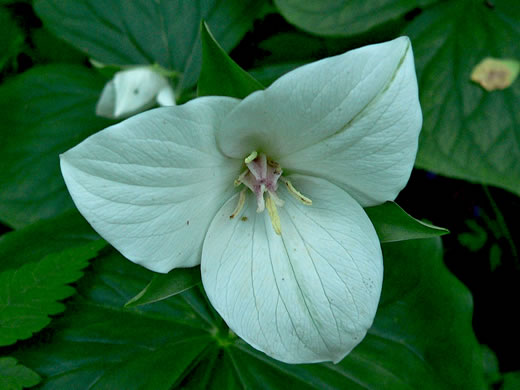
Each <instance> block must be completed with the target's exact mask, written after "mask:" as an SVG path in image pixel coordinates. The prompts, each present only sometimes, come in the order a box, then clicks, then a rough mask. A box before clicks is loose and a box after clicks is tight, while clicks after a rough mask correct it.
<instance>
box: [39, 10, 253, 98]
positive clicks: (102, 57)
mask: <svg viewBox="0 0 520 390" xmlns="http://www.w3.org/2000/svg"><path fill="white" fill-rule="evenodd" d="M262 3H263V0H227V1H225V2H222V1H219V0H207V1H206V0H192V1H188V2H181V1H130V2H129V1H127V0H113V1H103V2H100V1H97V0H77V1H62V0H38V1H36V2H35V9H36V12H37V13H38V15H39V16H40V17H41V18H42V19H43V22H44V24H45V25H46V26H47V27H48V28H49V29H50V30H51V31H53V32H54V33H55V34H56V35H58V36H59V37H61V38H63V39H64V40H66V41H68V42H69V43H71V44H72V45H74V46H76V47H78V48H80V49H81V50H83V51H84V52H85V53H86V54H87V55H89V56H90V57H92V58H94V59H95V60H97V61H99V62H102V63H105V64H118V65H132V64H153V63H158V64H159V65H161V66H163V67H165V68H167V69H170V70H176V71H178V72H181V73H184V77H183V78H182V79H181V81H180V88H181V89H184V88H186V87H190V86H193V85H194V84H195V82H196V80H197V77H198V73H199V70H200V64H201V53H200V39H199V31H198V26H199V23H200V21H201V19H205V20H206V21H207V22H208V24H209V25H210V26H211V28H212V30H213V33H214V34H215V37H216V38H217V39H218V41H219V42H220V43H221V45H222V46H223V47H224V48H225V49H226V50H228V51H229V50H231V49H232V48H233V47H234V46H235V45H236V44H237V43H238V42H239V41H240V39H241V38H242V37H243V35H244V34H245V33H246V31H247V30H248V29H249V28H250V27H251V26H252V22H253V19H254V18H255V16H256V15H257V13H258V12H259V10H260V8H261V6H262Z"/></svg>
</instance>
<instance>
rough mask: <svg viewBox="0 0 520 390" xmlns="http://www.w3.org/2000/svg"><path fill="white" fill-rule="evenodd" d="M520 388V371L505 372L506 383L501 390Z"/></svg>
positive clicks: (516, 389)
mask: <svg viewBox="0 0 520 390" xmlns="http://www.w3.org/2000/svg"><path fill="white" fill-rule="evenodd" d="M519 388H520V371H514V372H508V373H506V374H504V383H503V384H502V387H501V388H500V390H518V389H519Z"/></svg>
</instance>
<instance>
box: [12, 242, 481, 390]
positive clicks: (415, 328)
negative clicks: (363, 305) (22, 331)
mask: <svg viewBox="0 0 520 390" xmlns="http://www.w3.org/2000/svg"><path fill="white" fill-rule="evenodd" d="M384 255H385V283H384V286H383V293H382V298H381V304H380V307H379V310H378V314H377V316H376V319H375V322H374V325H373V327H372V329H371V330H370V331H369V334H368V335H367V337H366V339H365V340H364V341H363V342H362V343H361V344H360V345H359V346H358V347H357V348H356V349H354V351H353V352H352V353H351V354H350V355H348V356H347V357H346V358H345V359H344V360H343V361H342V362H341V363H339V364H337V365H334V364H332V363H323V364H310V365H287V364H283V363H280V362H277V361H274V360H272V359H270V358H268V357H266V356H265V355H264V354H263V353H260V352H257V351H255V350H254V349H253V348H251V347H250V346H248V345H247V344H246V343H244V342H243V341H241V340H240V339H238V338H237V337H236V336H234V335H233V333H232V332H230V331H228V329H227V328H226V327H225V325H224V324H223V323H222V321H221V320H220V319H219V317H218V316H217V315H216V313H214V312H213V310H212V309H211V307H209V306H208V304H207V301H206V299H205V297H204V296H203V295H202V294H201V292H200V291H201V290H199V289H198V288H192V289H190V290H188V291H185V292H183V293H182V294H178V295H176V296H174V297H172V298H169V299H167V300H163V301H160V302H156V303H153V304H150V305H145V306H138V307H134V308H124V307H123V305H124V303H125V302H126V301H128V299H130V298H131V297H132V296H134V295H135V294H136V293H137V292H139V291H140V290H141V289H142V288H143V286H145V285H146V283H147V282H148V281H149V279H150V277H151V275H152V273H151V272H149V271H146V270H144V269H143V268H141V267H139V266H136V265H134V264H132V263H130V262H129V261H127V260H125V259H123V258H122V257H121V256H120V255H119V254H117V253H115V252H112V253H106V254H105V255H104V256H103V257H102V258H99V259H98V260H97V261H96V262H94V264H93V272H91V273H90V274H89V275H87V276H86V277H85V278H83V279H82V280H81V281H80V282H79V287H78V290H79V296H76V298H73V299H72V300H71V301H70V303H69V304H68V306H69V308H70V310H67V312H66V313H65V315H64V316H63V317H62V318H60V319H57V320H56V321H53V323H52V324H51V326H52V328H53V333H52V338H51V339H50V340H47V341H44V342H41V343H39V344H35V345H30V346H27V347H25V348H24V349H19V350H17V351H16V352H15V356H16V357H17V358H18V359H19V360H20V361H21V362H23V363H24V364H27V365H29V366H31V367H34V368H35V369H36V370H37V371H38V372H40V373H41V374H42V375H45V376H46V380H45V383H44V384H43V385H42V389H44V390H45V389H53V390H54V389H58V390H59V389H70V388H82V387H84V386H85V384H86V383H94V384H95V385H92V386H91V388H93V389H96V388H124V389H127V390H131V389H139V388H153V389H157V390H161V389H164V390H166V389H171V388H174V387H178V388H207V389H222V388H225V389H228V388H229V389H235V388H236V389H241V388H264V389H279V388H280V386H281V384H283V386H284V387H287V388H298V389H313V388H314V389H315V388H328V389H345V388H348V389H371V390H389V389H391V390H394V389H395V390H402V389H418V388H420V389H424V390H429V389H432V390H438V389H457V390H466V389H467V390H480V389H485V384H484V375H483V362H482V356H481V349H480V345H479V344H478V342H477V341H476V338H475V336H474V334H473V331H472V328H471V315H472V301H471V296H470V294H469V293H468V291H467V289H466V288H465V287H464V286H463V285H462V284H461V283H460V282H459V281H458V280H457V279H456V278H455V277H454V276H453V275H451V274H450V273H449V272H448V270H447V269H446V267H445V266H444V265H443V262H442V248H441V245H440V240H438V239H430V240H413V241H406V242H400V243H392V244H385V245H384ZM143 373H146V375H143Z"/></svg>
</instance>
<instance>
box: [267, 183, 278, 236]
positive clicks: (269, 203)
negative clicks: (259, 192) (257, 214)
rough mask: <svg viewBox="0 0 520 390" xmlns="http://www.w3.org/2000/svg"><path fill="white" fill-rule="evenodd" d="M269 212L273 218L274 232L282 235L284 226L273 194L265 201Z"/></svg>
mask: <svg viewBox="0 0 520 390" xmlns="http://www.w3.org/2000/svg"><path fill="white" fill-rule="evenodd" d="M265 205H266V207H267V212H268V213H269V217H270V218H271V225H273V229H274V232H275V233H276V234H278V235H281V234H282V225H281V224H280V216H279V215H278V209H277V208H276V202H275V201H274V200H273V198H272V196H271V193H269V196H268V197H267V199H266V201H265Z"/></svg>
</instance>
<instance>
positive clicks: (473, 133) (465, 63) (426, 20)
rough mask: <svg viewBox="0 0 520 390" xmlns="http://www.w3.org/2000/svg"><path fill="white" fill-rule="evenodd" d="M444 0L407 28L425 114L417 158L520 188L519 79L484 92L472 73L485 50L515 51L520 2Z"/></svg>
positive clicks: (446, 170)
mask: <svg viewBox="0 0 520 390" xmlns="http://www.w3.org/2000/svg"><path fill="white" fill-rule="evenodd" d="M491 3H492V4H494V6H492V7H491V6H487V5H486V2H484V1H472V0H458V1H448V2H443V3H441V4H439V5H438V6H436V7H432V8H431V9H428V10H426V11H424V12H423V13H422V14H421V15H419V16H418V17H417V19H416V20H414V22H413V23H412V24H411V25H410V26H409V27H408V28H407V29H406V30H405V31H404V33H405V34H407V35H409V36H410V37H411V39H412V46H413V50H414V54H415V59H416V65H417V71H418V76H419V91H420V99H421V105H422V109H423V115H424V127H423V130H422V133H421V138H420V145H419V153H418V156H417V161H416V165H417V166H418V167H421V168H424V169H428V170H430V171H434V172H437V173H440V174H443V175H446V176H450V177H455V178H460V179H465V180H469V181H473V182H479V183H486V184H492V185H495V186H498V187H502V188H505V189H507V190H509V191H512V192H515V193H517V194H520V163H519V161H520V83H519V82H518V81H517V82H515V83H514V84H513V85H512V86H511V87H509V88H507V89H505V90H503V91H493V92H486V91H485V90H484V89H483V88H482V87H480V86H479V85H477V84H475V83H473V82H472V81H471V80H470V75H471V72H472V69H473V68H474V67H475V65H477V64H478V63H479V62H480V61H481V60H482V59H484V58H485V57H495V58H517V59H518V58H520V46H519V45H518V42H519V41H520V27H519V26H520V2H518V1H516V0H494V1H493V2H490V4H491Z"/></svg>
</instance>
